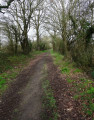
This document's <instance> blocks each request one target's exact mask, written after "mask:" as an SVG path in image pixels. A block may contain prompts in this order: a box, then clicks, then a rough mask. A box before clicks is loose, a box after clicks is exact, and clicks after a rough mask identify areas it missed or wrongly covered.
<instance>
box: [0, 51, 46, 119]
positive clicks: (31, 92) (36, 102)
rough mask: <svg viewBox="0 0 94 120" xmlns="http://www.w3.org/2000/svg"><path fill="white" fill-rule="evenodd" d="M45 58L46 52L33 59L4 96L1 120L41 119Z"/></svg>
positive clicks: (0, 112) (0, 113) (0, 107)
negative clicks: (42, 79)
mask: <svg viewBox="0 0 94 120" xmlns="http://www.w3.org/2000/svg"><path fill="white" fill-rule="evenodd" d="M45 60H46V53H45V54H42V55H40V56H38V57H36V59H34V60H32V61H31V63H30V64H29V66H28V67H27V68H26V69H25V70H23V71H22V72H21V73H20V75H19V76H18V77H17V79H16V80H15V82H14V83H12V84H11V86H10V87H9V89H8V91H7V92H6V93H5V94H4V95H3V96H2V98H1V102H0V120H41V118H40V116H41V111H42V103H41V101H42V100H41V98H42V87H41V78H42V68H43V65H44V64H45ZM18 113H19V114H18Z"/></svg>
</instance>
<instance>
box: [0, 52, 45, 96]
mask: <svg viewBox="0 0 94 120" xmlns="http://www.w3.org/2000/svg"><path fill="white" fill-rule="evenodd" d="M43 52H45V51H35V52H32V53H30V54H29V55H23V54H19V55H15V56H12V55H8V54H7V53H0V94H2V93H3V92H4V91H5V90H6V88H7V87H8V84H9V83H10V82H12V81H13V79H15V78H16V76H17V75H18V74H19V72H20V71H21V70H22V69H23V68H24V67H25V66H26V65H27V64H28V63H29V61H30V59H31V58H34V57H35V56H36V55H38V54H41V53H43Z"/></svg>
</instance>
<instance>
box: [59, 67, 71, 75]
mask: <svg viewBox="0 0 94 120" xmlns="http://www.w3.org/2000/svg"><path fill="white" fill-rule="evenodd" d="M61 72H62V73H63V74H68V73H69V72H70V70H69V68H67V67H65V68H62V70H61Z"/></svg>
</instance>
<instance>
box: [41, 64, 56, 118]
mask: <svg viewBox="0 0 94 120" xmlns="http://www.w3.org/2000/svg"><path fill="white" fill-rule="evenodd" d="M43 75H44V76H43V82H42V88H43V91H44V96H43V109H44V113H43V115H42V119H43V120H57V119H58V113H57V106H56V100H55V98H54V95H53V91H52V89H51V86H50V82H49V80H48V79H47V65H46V64H45V65H44V68H43Z"/></svg>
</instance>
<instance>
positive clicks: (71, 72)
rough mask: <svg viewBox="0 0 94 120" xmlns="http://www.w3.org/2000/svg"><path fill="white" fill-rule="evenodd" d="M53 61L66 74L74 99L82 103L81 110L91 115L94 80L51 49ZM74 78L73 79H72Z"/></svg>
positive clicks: (93, 104) (93, 108) (93, 107)
mask: <svg viewBox="0 0 94 120" xmlns="http://www.w3.org/2000/svg"><path fill="white" fill-rule="evenodd" d="M51 55H52V56H53V59H54V63H55V64H56V65H58V66H59V68H60V70H61V73H62V74H63V75H66V80H67V82H68V83H69V84H71V85H72V89H71V90H72V91H73V92H74V94H75V95H74V99H75V100H79V101H80V102H81V104H82V111H83V112H84V113H85V114H86V115H89V116H91V118H92V119H93V118H94V116H93V114H94V82H93V81H92V80H91V79H90V78H87V76H85V75H84V74H83V71H82V70H81V69H79V68H76V67H75V66H74V65H75V63H71V62H69V61H68V60H66V59H65V58H64V56H62V55H61V54H59V53H55V52H53V51H51ZM73 78H74V79H73Z"/></svg>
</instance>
